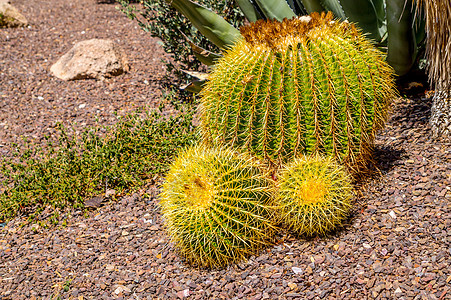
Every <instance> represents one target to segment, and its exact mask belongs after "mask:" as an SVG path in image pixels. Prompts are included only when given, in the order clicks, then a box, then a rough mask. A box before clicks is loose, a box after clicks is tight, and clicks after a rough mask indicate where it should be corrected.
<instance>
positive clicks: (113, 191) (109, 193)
mask: <svg viewBox="0 0 451 300" xmlns="http://www.w3.org/2000/svg"><path fill="white" fill-rule="evenodd" d="M114 195H116V190H113V189H111V190H107V191H106V192H105V197H106V198H108V197H112V196H114Z"/></svg>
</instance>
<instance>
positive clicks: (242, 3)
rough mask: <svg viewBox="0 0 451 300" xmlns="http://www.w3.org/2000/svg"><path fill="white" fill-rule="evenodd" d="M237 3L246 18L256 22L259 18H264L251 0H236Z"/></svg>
mask: <svg viewBox="0 0 451 300" xmlns="http://www.w3.org/2000/svg"><path fill="white" fill-rule="evenodd" d="M236 3H237V4H238V6H239V7H240V9H241V11H242V12H243V14H244V16H245V17H246V19H248V20H249V22H255V21H257V20H259V19H262V16H261V15H260V13H259V12H258V11H257V10H256V9H255V7H254V5H253V4H252V3H251V1H249V0H236Z"/></svg>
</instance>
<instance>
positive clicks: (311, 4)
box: [302, 0, 325, 14]
mask: <svg viewBox="0 0 451 300" xmlns="http://www.w3.org/2000/svg"><path fill="white" fill-rule="evenodd" d="M302 4H303V5H304V7H305V8H306V9H307V12H308V13H309V14H310V13H312V12H314V11H316V12H322V11H324V10H325V9H324V7H323V6H322V5H321V1H320V0H302Z"/></svg>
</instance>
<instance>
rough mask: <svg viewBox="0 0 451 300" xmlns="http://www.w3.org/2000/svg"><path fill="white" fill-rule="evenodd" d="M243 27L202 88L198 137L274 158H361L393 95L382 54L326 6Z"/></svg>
mask: <svg viewBox="0 0 451 300" xmlns="http://www.w3.org/2000/svg"><path fill="white" fill-rule="evenodd" d="M241 33H242V35H243V36H244V39H242V40H240V41H239V42H237V43H236V44H235V46H233V47H232V48H231V49H229V50H228V51H227V53H226V54H225V55H224V57H223V58H222V59H220V60H218V62H217V64H216V65H215V67H214V70H213V72H212V73H211V74H210V79H209V81H208V82H207V83H206V84H205V86H204V89H203V90H202V92H201V105H200V112H201V126H200V128H201V135H202V137H203V139H204V140H206V141H209V142H213V143H215V144H226V145H233V146H234V147H239V148H245V149H247V150H248V151H250V152H251V153H252V154H254V155H256V156H257V157H259V158H264V159H265V160H267V161H269V162H271V163H273V164H275V165H281V164H282V163H285V162H287V161H289V160H290V159H291V158H293V157H296V156H298V155H300V154H302V153H304V154H306V153H307V154H311V153H321V154H326V155H331V156H333V157H335V158H337V159H338V160H339V161H340V162H343V163H346V164H348V165H351V166H356V165H358V164H360V163H362V162H364V161H365V160H366V159H367V158H368V157H369V156H370V153H371V148H372V145H373V141H374V137H375V133H376V131H377V130H378V129H379V128H381V127H382V126H383V124H384V123H385V120H386V116H387V109H388V106H389V102H390V99H391V98H393V97H394V96H395V95H396V91H395V90H394V78H393V71H392V69H391V68H390V67H389V66H388V64H387V63H386V62H385V61H384V56H383V54H382V53H381V52H380V51H378V50H377V49H376V48H375V47H374V46H373V45H372V44H371V43H370V42H368V41H367V40H366V39H365V38H364V37H363V36H362V35H361V34H360V32H359V31H358V30H357V29H356V28H355V26H354V25H353V24H349V23H347V22H341V23H340V22H338V21H334V20H333V17H332V15H331V14H330V13H329V14H327V15H326V14H324V13H323V14H322V15H319V14H317V13H313V14H311V15H310V16H307V17H301V18H294V19H291V20H286V19H285V20H284V21H283V22H278V21H257V22H256V23H253V24H251V25H250V26H248V27H243V28H241Z"/></svg>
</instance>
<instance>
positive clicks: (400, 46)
mask: <svg viewBox="0 0 451 300" xmlns="http://www.w3.org/2000/svg"><path fill="white" fill-rule="evenodd" d="M411 5H412V2H411V0H407V1H406V0H390V1H387V8H386V9H387V31H388V40H387V46H388V52H387V61H388V63H389V64H390V65H391V66H392V67H393V68H394V69H395V71H396V73H397V74H398V75H404V74H406V73H407V72H408V71H409V70H410V69H411V68H412V65H413V64H414V62H415V58H416V54H417V47H416V46H417V45H416V40H415V34H414V30H413V28H412V22H413V14H412V12H411V10H410V7H411Z"/></svg>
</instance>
